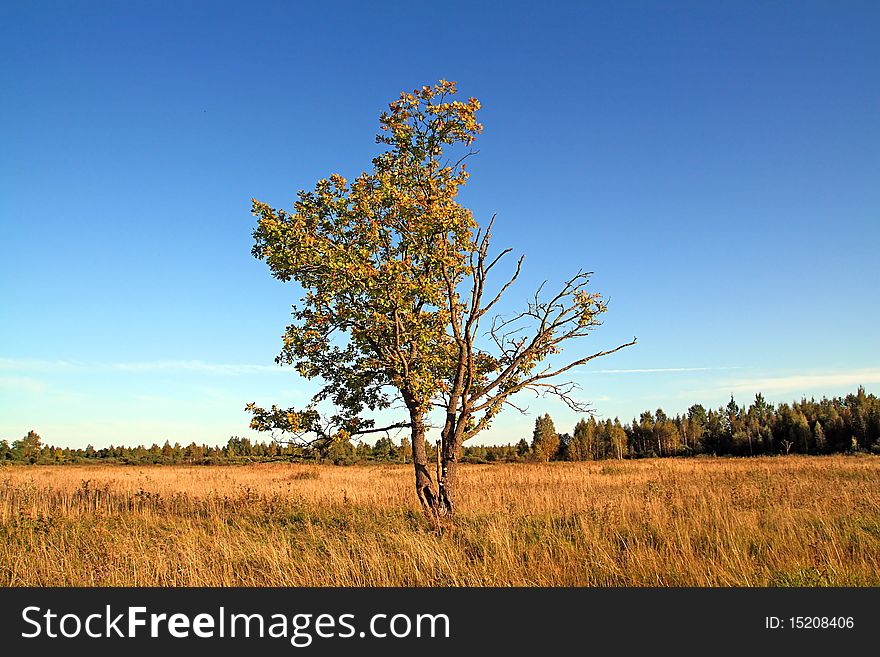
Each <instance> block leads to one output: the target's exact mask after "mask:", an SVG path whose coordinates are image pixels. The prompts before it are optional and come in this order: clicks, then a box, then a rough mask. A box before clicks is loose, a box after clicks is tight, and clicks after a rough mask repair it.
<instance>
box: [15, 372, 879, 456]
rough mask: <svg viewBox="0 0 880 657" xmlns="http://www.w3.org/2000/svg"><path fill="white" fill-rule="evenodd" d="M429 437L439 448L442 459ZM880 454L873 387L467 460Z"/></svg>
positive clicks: (648, 422) (647, 423) (608, 423)
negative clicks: (867, 389)
mask: <svg viewBox="0 0 880 657" xmlns="http://www.w3.org/2000/svg"><path fill="white" fill-rule="evenodd" d="M434 449H435V448H434V446H433V445H430V444H429V445H428V450H429V456H430V457H431V458H432V459H433V458H434V457H435V452H434ZM859 452H862V453H864V452H870V453H874V454H880V399H878V397H877V396H876V395H873V394H866V393H865V389H864V388H861V387H860V388H859V389H858V391H857V392H855V393H853V394H849V395H847V396H846V397H834V398H832V399H827V398H824V397H823V398H822V399H821V400H819V401H816V400H815V399H809V400H807V399H801V400H800V401H798V402H793V403H791V404H779V405H774V404H769V403H767V402H766V401H765V400H764V397H763V396H762V395H760V394H758V395H757V396H756V397H755V400H754V401H753V402H752V403H751V404H750V405H748V406H740V405H739V404H737V403H736V401H735V400H734V399H733V397H731V399H730V402H729V403H728V404H727V405H726V406H722V407H720V408H717V409H710V410H708V411H707V410H706V409H705V408H704V407H703V406H702V405H700V404H694V405H693V406H691V407H690V408H689V409H688V411H687V413H685V414H684V415H676V416H675V417H669V416H668V415H667V414H666V413H665V412H664V411H663V410H662V409H659V408H658V409H657V410H656V411H645V412H644V413H642V414H641V415H640V416H639V417H638V418H637V419H635V418H634V419H633V421H632V422H631V423H628V424H621V422H620V420H619V419H617V418H615V419H614V420H604V421H603V420H596V419H595V418H594V417H590V418H586V419H582V420H580V421H579V422H578V423H577V424H576V425H575V426H574V428H573V429H572V431H571V432H570V433H558V432H557V430H556V427H555V426H554V423H553V419H552V418H551V417H550V416H549V415H544V416H541V417H539V418H538V419H537V420H536V421H535V428H534V431H533V432H532V436H531V439H527V438H525V437H524V438H522V439H521V440H520V441H519V442H518V443H516V444H507V445H485V446H483V445H474V446H465V448H464V453H463V455H462V461H463V462H466V463H490V462H518V461H527V462H528V461H544V462H546V461H590V460H601V459H631V458H648V457H669V456H696V455H699V454H708V455H716V456H758V455H767V454H832V453H859ZM411 458H412V449H411V446H410V444H409V440H408V439H407V438H404V439H403V440H402V441H401V442H400V443H399V444H398V443H396V442H394V441H393V440H392V439H391V438H390V437H382V438H379V439H378V440H377V441H376V442H375V443H373V444H370V443H367V442H357V443H352V442H351V441H345V442H339V443H334V444H332V445H330V446H329V447H326V448H324V449H320V450H319V449H314V448H309V447H303V446H299V445H293V444H287V443H283V442H275V441H272V442H268V443H267V442H252V441H251V440H250V439H248V438H240V437H238V436H233V437H232V438H230V439H229V441H228V442H227V443H226V445H224V446H208V445H199V444H197V443H195V442H193V443H190V444H189V445H185V446H184V445H181V444H180V443H174V444H173V445H172V444H170V443H169V442H167V441H166V442H165V444H164V445H162V446H161V447H160V446H159V445H158V444H153V445H152V446H150V447H146V446H144V445H139V446H137V447H115V446H113V445H111V446H110V447H106V448H102V449H95V448H94V447H92V446H91V445H90V446H88V447H86V448H85V449H82V448H78V449H71V448H69V447H55V446H52V445H47V444H44V443H43V441H42V439H41V437H40V436H39V435H38V434H37V433H36V432H35V431H30V432H28V434H27V435H26V436H24V437H23V438H21V439H19V440H15V441H13V442H12V443H11V444H10V443H9V441H8V440H0V465H2V464H8V463H30V464H46V465H49V464H61V463H119V464H134V465H138V464H190V465H220V464H227V463H250V462H258V461H284V460H310V461H318V462H327V463H335V464H337V465H351V464H355V463H368V462H380V463H394V462H397V463H404V462H410V461H411Z"/></svg>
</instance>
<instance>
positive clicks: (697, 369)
mask: <svg viewBox="0 0 880 657" xmlns="http://www.w3.org/2000/svg"><path fill="white" fill-rule="evenodd" d="M739 369H742V368H741V367H642V368H634V369H626V370H587V369H582V368H578V369H576V370H575V372H577V373H579V374H655V373H658V372H713V371H721V370H739Z"/></svg>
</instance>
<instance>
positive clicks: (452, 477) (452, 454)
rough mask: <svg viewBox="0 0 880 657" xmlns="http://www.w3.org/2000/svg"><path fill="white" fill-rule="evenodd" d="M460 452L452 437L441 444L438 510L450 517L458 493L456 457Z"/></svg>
mask: <svg viewBox="0 0 880 657" xmlns="http://www.w3.org/2000/svg"><path fill="white" fill-rule="evenodd" d="M460 451H461V449H460V447H458V445H457V440H456V439H455V437H454V436H450V437H449V438H447V440H445V441H444V443H443V454H442V460H441V472H440V475H441V478H440V508H441V510H442V511H443V512H444V513H446V514H448V515H452V513H453V512H454V511H455V494H456V492H457V491H458V456H459V452H460Z"/></svg>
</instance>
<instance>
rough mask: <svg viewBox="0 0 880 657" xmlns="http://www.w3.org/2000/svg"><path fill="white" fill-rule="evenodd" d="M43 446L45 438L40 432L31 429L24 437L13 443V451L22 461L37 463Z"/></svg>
mask: <svg viewBox="0 0 880 657" xmlns="http://www.w3.org/2000/svg"><path fill="white" fill-rule="evenodd" d="M42 446H43V440H42V438H40V434H38V433H37V432H36V431H34V430H33V429H31V430H30V431H28V432H27V434H25V436H24V437H23V438H20V439H19V440H16V441H14V442H13V443H12V453H13V454H15V455H16V457H17V458H18V459H19V460H21V461H25V462H26V463H36V462H37V458H39V456H40V448H41V447H42Z"/></svg>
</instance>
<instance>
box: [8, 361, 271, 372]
mask: <svg viewBox="0 0 880 657" xmlns="http://www.w3.org/2000/svg"><path fill="white" fill-rule="evenodd" d="M0 371H4V372H130V373H150V372H196V373H202V374H221V375H227V376H239V375H244V374H266V373H269V372H273V373H274V372H281V371H282V368H281V367H279V366H278V365H252V364H248V363H207V362H205V361H201V360H155V361H134V362H122V363H82V362H75V361H67V360H56V361H48V360H23V359H14V358H0Z"/></svg>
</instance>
